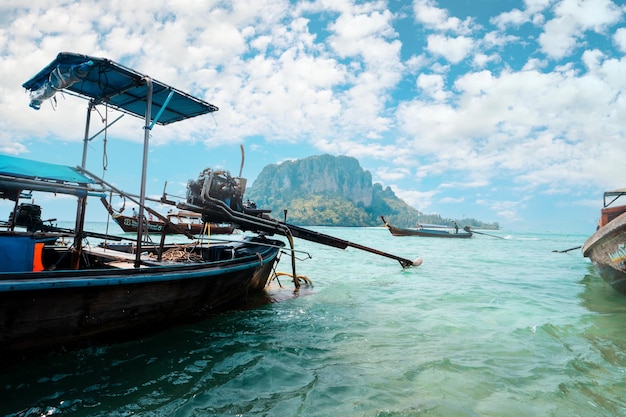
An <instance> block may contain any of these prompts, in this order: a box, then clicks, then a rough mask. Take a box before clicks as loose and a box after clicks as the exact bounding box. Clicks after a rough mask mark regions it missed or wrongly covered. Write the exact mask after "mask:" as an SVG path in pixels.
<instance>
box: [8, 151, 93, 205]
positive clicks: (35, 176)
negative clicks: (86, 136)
mask: <svg viewBox="0 0 626 417" xmlns="http://www.w3.org/2000/svg"><path fill="white" fill-rule="evenodd" d="M98 185H100V184H98V183H97V182H96V181H95V180H93V179H91V178H89V177H87V176H85V175H83V174H81V173H80V172H78V171H77V170H76V168H72V167H69V166H65V165H57V164H49V163H46V162H39V161H33V160H29V159H23V158H17V157H14V156H8V155H0V197H1V198H10V199H13V200H15V199H16V198H17V197H18V196H19V193H20V192H21V191H22V190H29V191H44V192H54V193H62V194H72V195H77V196H86V195H88V194H91V193H102V192H103V191H104V189H102V188H101V187H98ZM95 187H97V188H98V189H95ZM97 195H99V194H97Z"/></svg>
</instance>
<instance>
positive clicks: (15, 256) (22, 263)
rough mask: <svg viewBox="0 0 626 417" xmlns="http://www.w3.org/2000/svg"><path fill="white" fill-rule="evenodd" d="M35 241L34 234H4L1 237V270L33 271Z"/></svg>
mask: <svg viewBox="0 0 626 417" xmlns="http://www.w3.org/2000/svg"><path fill="white" fill-rule="evenodd" d="M35 241H36V240H35V238H34V237H32V236H3V237H2V239H0V272H28V271H32V270H33V259H34V253H35Z"/></svg>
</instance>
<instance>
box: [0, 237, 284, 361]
mask: <svg viewBox="0 0 626 417" xmlns="http://www.w3.org/2000/svg"><path fill="white" fill-rule="evenodd" d="M282 245H283V244H282V243H281V242H280V241H274V240H268V239H265V240H264V242H262V243H259V244H255V243H246V244H239V245H237V244H235V245H230V246H228V247H224V248H222V249H223V250H222V249H220V251H221V252H220V253H221V255H220V256H222V257H228V256H234V258H229V259H223V260H215V261H209V262H196V263H172V262H162V263H161V264H159V263H153V264H151V265H147V266H146V267H143V266H142V267H141V268H133V267H132V263H130V262H128V261H125V260H124V259H121V260H119V261H117V264H116V265H117V267H116V268H109V269H90V270H57V271H43V272H26V273H24V272H19V273H0V354H1V355H2V357H3V358H4V357H6V356H12V355H21V354H27V353H29V352H33V351H41V350H50V349H54V348H58V347H70V346H74V345H80V344H85V343H89V342H94V341H95V342H100V341H109V340H110V341H118V340H121V339H125V338H127V337H128V336H136V335H138V334H145V333H148V332H151V331H154V330H158V329H162V328H164V327H166V326H168V325H173V324H176V323H181V322H188V321H193V320H197V319H200V318H202V317H203V316H205V315H206V314H207V313H210V312H212V311H215V310H216V309H219V308H220V307H221V306H224V305H225V304H227V303H229V302H232V301H233V300H235V299H238V298H241V297H242V296H245V295H248V294H252V293H255V292H260V291H262V290H263V288H264V287H265V285H266V283H267V281H268V279H269V276H270V273H271V272H272V270H273V267H274V264H275V263H276V261H277V255H278V253H279V250H280V248H281V247H282ZM209 250H215V249H209ZM100 252H106V250H104V249H102V250H101V251H100ZM229 254H230V255H229ZM130 256H134V255H130V254H129V259H130ZM218 257H219V256H218Z"/></svg>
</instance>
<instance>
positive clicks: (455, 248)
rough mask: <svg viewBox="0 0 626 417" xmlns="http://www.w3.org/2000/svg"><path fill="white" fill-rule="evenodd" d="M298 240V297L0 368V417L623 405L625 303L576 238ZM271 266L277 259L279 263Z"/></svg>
mask: <svg viewBox="0 0 626 417" xmlns="http://www.w3.org/2000/svg"><path fill="white" fill-rule="evenodd" d="M316 230H319V231H321V232H322V233H327V234H331V235H333V236H337V237H341V238H343V239H347V240H351V241H353V242H357V243H360V244H364V245H368V246H371V247H375V248H377V249H380V250H384V251H387V252H389V253H393V254H395V255H399V256H402V257H406V258H410V259H414V258H416V257H417V256H421V257H423V259H424V264H423V265H422V266H420V267H418V268H411V269H408V270H402V269H401V268H400V266H399V264H398V263H397V262H396V261H394V260H391V259H387V258H384V257H379V256H376V255H373V254H370V253H366V252H362V251H359V250H356V249H352V248H349V249H347V250H339V249H334V248H327V247H323V246H320V245H316V244H313V243H309V242H305V241H301V240H297V241H296V248H297V249H301V250H306V251H309V252H310V253H311V255H312V256H313V259H311V260H308V261H305V262H298V273H300V274H305V275H307V276H308V277H309V278H311V279H312V280H313V281H314V284H315V287H314V288H313V290H312V291H302V294H301V295H300V296H299V297H295V298H294V297H291V296H290V295H291V289H292V288H293V287H292V284H291V283H290V282H289V281H288V279H286V278H283V279H282V280H281V281H282V283H283V285H284V286H285V287H286V289H284V290H282V291H279V292H278V293H276V294H275V296H276V297H277V298H280V299H281V301H280V302H276V303H272V304H267V305H262V306H260V307H256V308H254V309H250V310H245V311H234V312H229V313H226V314H222V315H220V316H217V317H214V318H211V319H208V320H206V321H204V322H201V323H196V324H193V325H188V326H182V327H178V328H175V329H169V330H165V331H163V332H161V333H159V334H157V335H154V336H151V337H147V338H143V339H140V340H136V341H131V342H127V343H122V344H117V345H110V346H102V347H97V348H88V349H83V350H79V351H75V352H68V353H64V354H58V353H57V354H54V355H50V356H47V357H44V358H39V359H37V360H34V361H32V362H29V363H20V364H16V365H11V366H5V367H4V369H2V370H0V390H2V391H1V392H2V398H3V400H2V402H0V415H10V416H31V415H33V416H35V415H52V416H130V415H140V416H377V417H388V416H389V417H391V416H567V417H570V416H592V415H593V416H626V401H625V400H623V399H622V398H623V397H624V393H625V392H626V375H625V372H626V320H625V318H626V297H624V296H622V295H620V294H617V293H615V292H614V291H613V290H612V289H611V288H609V287H608V286H607V285H606V284H605V283H604V282H603V281H602V280H601V279H600V278H599V277H598V276H597V275H596V274H595V272H594V271H593V269H592V268H591V266H590V264H589V262H588V260H586V259H584V258H583V257H582V255H581V253H580V250H574V251H571V252H568V253H554V252H552V250H563V249H567V248H571V247H573V246H577V245H580V244H582V243H583V242H584V240H585V238H586V236H585V235H578V234H571V235H567V234H557V235H553V234H520V233H513V232H511V233H506V232H494V233H493V234H497V235H499V236H503V237H506V239H496V238H492V237H489V236H481V235H478V236H476V237H475V238H473V239H470V240H444V239H433V238H419V237H404V238H400V237H392V236H391V235H390V234H389V233H388V232H387V231H386V230H385V229H382V228H317V229H316ZM278 269H279V270H281V271H287V272H288V271H290V265H289V263H288V262H287V258H286V257H285V258H284V259H283V261H282V263H281V265H279V268H278Z"/></svg>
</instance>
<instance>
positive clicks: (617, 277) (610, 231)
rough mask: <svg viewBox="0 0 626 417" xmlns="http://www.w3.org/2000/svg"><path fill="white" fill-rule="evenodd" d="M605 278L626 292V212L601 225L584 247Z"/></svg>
mask: <svg viewBox="0 0 626 417" xmlns="http://www.w3.org/2000/svg"><path fill="white" fill-rule="evenodd" d="M582 251H583V256H585V257H587V258H589V259H590V260H591V261H592V262H593V264H594V266H595V267H596V269H597V270H598V271H599V273H600V275H601V276H602V278H603V279H605V280H606V281H607V282H608V283H609V284H610V285H611V286H612V287H613V288H615V289H616V290H617V291H619V292H621V293H623V294H626V213H623V214H621V215H619V216H618V217H616V218H615V219H613V220H611V221H609V222H608V223H607V224H605V225H604V226H602V227H600V228H599V229H598V230H597V231H596V232H595V233H594V234H593V235H591V236H590V237H589V239H587V241H586V242H585V244H584V245H583V248H582Z"/></svg>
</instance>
